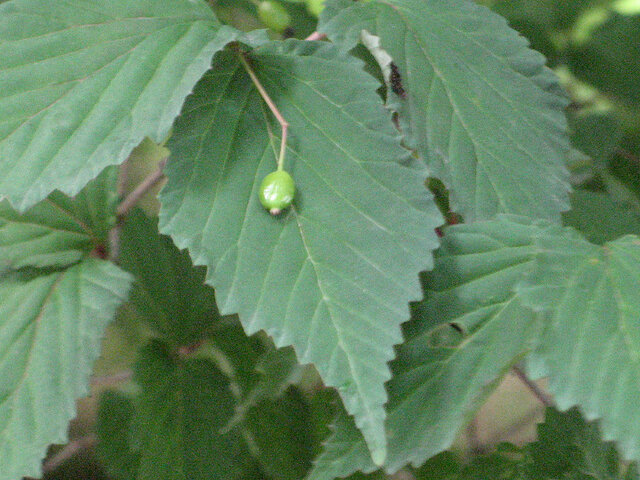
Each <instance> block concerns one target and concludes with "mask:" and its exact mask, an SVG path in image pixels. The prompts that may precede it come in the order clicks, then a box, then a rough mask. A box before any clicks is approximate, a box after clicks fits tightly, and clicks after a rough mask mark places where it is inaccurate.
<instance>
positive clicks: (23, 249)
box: [0, 168, 118, 271]
mask: <svg viewBox="0 0 640 480" xmlns="http://www.w3.org/2000/svg"><path fill="white" fill-rule="evenodd" d="M117 175H118V172H117V169H115V168H110V169H107V170H105V171H104V172H103V173H102V174H101V175H100V176H99V177H98V178H97V179H95V180H94V181H93V182H91V183H89V184H88V185H87V187H86V188H85V189H84V190H83V191H82V192H80V193H79V194H78V195H76V197H75V198H69V197H67V196H66V195H63V194H62V193H60V192H54V193H52V194H51V195H49V197H48V198H47V199H45V200H43V201H42V202H40V203H39V204H37V205H36V206H34V207H33V208H32V209H30V210H29V211H28V212H27V213H24V214H20V213H18V212H16V211H15V210H14V209H13V208H11V206H10V205H9V203H8V202H7V201H6V200H5V201H0V271H1V270H3V269H7V268H9V269H20V268H24V267H38V268H42V267H64V266H68V265H71V264H73V263H76V262H77V261H79V260H80V259H81V258H83V257H84V256H86V254H87V253H88V252H90V251H91V250H92V249H94V248H102V249H106V245H107V243H108V242H107V240H108V231H109V229H110V228H112V227H113V226H114V225H115V222H116V215H115V211H116V205H117V201H118V198H117V194H116V180H117Z"/></svg>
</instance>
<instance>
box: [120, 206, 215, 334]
mask: <svg viewBox="0 0 640 480" xmlns="http://www.w3.org/2000/svg"><path fill="white" fill-rule="evenodd" d="M120 261H121V265H122V267H123V268H124V269H126V270H127V271H128V272H130V273H132V274H133V275H135V277H136V283H135V284H134V287H133V289H132V291H131V295H130V298H131V303H132V304H133V306H134V307H135V308H136V310H137V311H138V313H139V314H140V315H142V316H143V317H144V318H145V320H146V321H147V322H148V323H149V324H150V325H152V327H153V328H154V330H155V331H157V332H158V333H160V334H162V335H164V336H165V339H166V340H167V341H169V342H172V343H174V344H177V345H188V344H189V343H192V342H195V341H197V340H200V339H201V338H202V337H203V336H204V334H205V333H206V332H207V331H211V330H212V329H213V328H214V324H215V323H216V322H217V321H219V320H220V315H219V314H218V310H217V307H216V304H215V298H214V292H213V289H212V288H211V287H208V286H206V285H205V284H204V278H205V272H204V268H202V267H200V268H194V267H193V266H192V264H191V260H190V259H189V255H188V254H187V253H186V252H180V251H179V250H178V249H177V248H176V246H175V245H174V244H173V242H172V241H171V239H170V238H168V237H165V236H162V235H160V234H159V233H158V229H157V225H156V221H154V220H152V219H150V218H148V217H146V216H145V214H144V213H142V212H141V211H140V210H135V211H134V212H132V213H131V214H130V215H129V217H128V218H127V221H126V224H125V226H124V228H123V230H122V234H121V241H120Z"/></svg>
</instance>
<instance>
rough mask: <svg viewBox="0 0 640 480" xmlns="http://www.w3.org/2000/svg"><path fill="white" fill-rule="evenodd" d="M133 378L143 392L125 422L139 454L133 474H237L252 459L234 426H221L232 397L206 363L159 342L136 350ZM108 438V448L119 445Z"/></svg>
mask: <svg viewBox="0 0 640 480" xmlns="http://www.w3.org/2000/svg"><path fill="white" fill-rule="evenodd" d="M136 380H137V382H138V383H139V384H140V386H141V387H142V394H141V395H140V397H139V398H138V399H137V401H136V402H135V404H136V414H135V416H134V418H133V419H132V420H131V421H130V425H131V431H130V433H129V441H130V445H129V449H130V452H132V453H137V454H138V455H139V460H138V463H137V469H136V472H135V476H133V477H132V478H135V479H137V480H146V479H154V480H157V479H175V480H177V479H193V480H199V479H210V478H229V479H232V478H238V477H240V476H241V475H242V473H243V470H244V468H245V467H246V465H247V464H250V463H251V462H250V459H249V457H248V452H247V451H246V448H245V444H244V440H243V438H242V436H241V435H240V432H239V431H238V429H232V430H230V431H226V429H225V427H226V426H227V423H228V421H229V419H230V418H231V417H232V415H233V407H234V398H233V396H232V393H231V391H230V389H229V383H228V381H227V379H226V378H225V377H224V375H222V373H221V372H220V371H219V370H218V369H216V368H215V366H214V365H213V364H212V363H211V362H209V361H207V360H202V359H195V360H187V361H182V362H175V361H174V360H173V359H172V358H171V357H170V355H169V353H168V352H167V351H166V350H164V349H163V347H162V346H161V345H160V344H158V343H152V344H151V345H149V346H147V347H145V348H144V349H143V351H142V352H141V355H140V358H139V361H138V364H137V369H136ZM125 413H126V412H125ZM102 418H105V416H104V415H102ZM123 418H125V419H126V416H125V417H123ZM123 423H124V422H123ZM124 426H126V425H123V427H124ZM107 431H108V430H107ZM120 437H121V438H122V437H124V435H120ZM108 442H109V444H111V446H110V448H111V449H114V448H122V447H121V444H116V443H115V442H114V443H112V441H111V440H108ZM113 451H114V450H112V452H113ZM125 458H126V457H125ZM129 478H131V477H129Z"/></svg>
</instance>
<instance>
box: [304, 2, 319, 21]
mask: <svg viewBox="0 0 640 480" xmlns="http://www.w3.org/2000/svg"><path fill="white" fill-rule="evenodd" d="M304 3H306V4H307V10H308V11H309V13H310V14H311V15H313V16H315V17H319V16H320V13H321V12H322V10H324V0H304Z"/></svg>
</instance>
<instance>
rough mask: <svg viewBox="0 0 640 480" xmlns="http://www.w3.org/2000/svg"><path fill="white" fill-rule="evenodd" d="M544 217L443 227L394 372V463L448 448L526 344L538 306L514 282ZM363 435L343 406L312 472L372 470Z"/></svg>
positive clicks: (394, 466)
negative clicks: (523, 298) (533, 308)
mask: <svg viewBox="0 0 640 480" xmlns="http://www.w3.org/2000/svg"><path fill="white" fill-rule="evenodd" d="M540 227H541V226H540V225H539V224H537V223H533V222H532V221H530V220H527V219H525V218H523V217H512V216H501V217H499V218H498V219H497V220H494V221H488V222H478V223H475V224H471V225H460V226H455V227H450V228H448V229H447V231H446V234H445V237H444V242H443V245H442V247H441V248H440V250H438V253H437V255H436V266H435V268H434V270H433V271H432V272H430V273H428V274H427V275H425V278H426V282H425V285H426V289H427V290H426V295H425V300H424V301H423V302H420V303H418V304H417V305H416V306H415V309H414V314H413V318H412V321H411V322H410V323H409V324H407V328H406V334H407V337H408V340H407V341H406V343H404V344H403V345H402V346H401V347H399V354H398V359H397V360H396V361H395V362H394V363H393V373H394V376H393V378H392V380H391V381H390V382H389V396H390V398H389V403H388V406H387V411H388V415H389V416H388V420H387V431H388V432H389V457H388V460H387V463H386V465H385V468H386V469H387V470H388V471H391V472H395V471H396V470H398V469H399V468H401V467H402V466H404V465H405V464H407V463H412V464H414V465H420V464H422V463H423V462H424V461H426V460H427V459H428V458H430V457H431V456H433V455H435V454H437V453H439V452H441V451H442V450H444V449H446V448H448V447H449V446H450V445H451V443H452V442H453V440H454V439H455V436H456V434H457V432H458V431H459V430H460V429H461V428H462V427H463V426H464V425H465V423H466V420H467V419H468V418H469V416H470V415H471V414H473V412H474V411H475V408H477V407H478V406H479V404H480V403H479V402H481V401H482V400H483V399H484V396H485V395H486V394H487V393H488V392H489V391H490V390H491V388H492V384H493V383H494V382H495V381H496V380H497V379H498V378H499V377H500V376H501V374H502V373H504V371H505V370H506V369H507V368H508V367H509V366H510V365H511V364H512V363H513V362H514V361H515V360H516V359H517V357H518V356H520V355H522V354H523V353H524V352H526V350H527V348H528V346H529V342H530V341H531V339H532V337H533V335H534V334H535V332H536V331H537V329H538V319H537V318H536V316H535V314H534V313H533V312H532V311H531V310H529V309H527V308H526V307H524V306H523V305H522V304H521V302H520V301H519V299H518V298H517V297H516V296H515V294H514V293H513V288H514V286H515V285H516V284H517V282H518V281H519V280H520V279H521V277H522V275H523V274H524V272H526V271H527V270H528V269H529V268H531V264H532V257H533V248H532V242H533V236H534V235H535V234H536V233H537V232H538V231H539V229H540ZM374 468H375V466H374V465H373V464H372V463H371V460H370V458H369V456H368V453H367V451H366V448H365V447H364V442H363V440H362V437H359V435H358V432H357V430H356V429H355V428H354V427H353V423H352V422H350V421H349V419H348V418H346V417H344V416H342V417H341V418H339V419H338V421H337V424H336V427H335V432H334V434H333V436H332V437H331V438H330V439H329V440H328V442H327V444H326V445H325V451H324V453H323V454H322V455H321V456H320V457H319V459H318V460H317V461H316V464H315V466H314V470H313V471H312V473H311V475H310V477H309V478H311V479H313V480H320V479H323V480H325V479H326V480H329V479H333V478H336V477H344V476H346V475H348V474H350V473H352V472H355V471H357V470H363V471H365V472H367V471H371V470H373V469H374Z"/></svg>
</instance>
